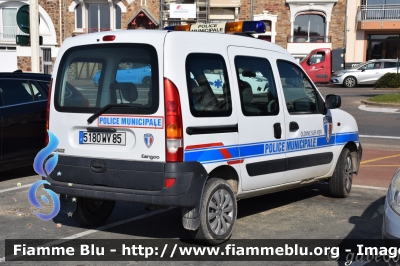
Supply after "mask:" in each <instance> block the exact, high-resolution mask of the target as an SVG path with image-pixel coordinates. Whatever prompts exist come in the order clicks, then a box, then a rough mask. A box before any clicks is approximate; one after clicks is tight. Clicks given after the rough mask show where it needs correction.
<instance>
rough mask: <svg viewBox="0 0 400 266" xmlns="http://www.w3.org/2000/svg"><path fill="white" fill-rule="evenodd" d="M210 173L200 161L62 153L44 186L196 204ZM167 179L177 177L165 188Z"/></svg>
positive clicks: (110, 197)
mask: <svg viewBox="0 0 400 266" xmlns="http://www.w3.org/2000/svg"><path fill="white" fill-rule="evenodd" d="M93 162H95V163H93ZM99 165H100V166H99ZM98 166H99V167H98ZM96 167H97V168H96ZM93 170H94V171H93ZM207 176H208V174H207V171H206V170H205V169H204V167H203V165H202V164H200V163H199V162H180V163H159V162H133V161H122V160H110V159H94V158H81V157H73V156H60V157H59V160H58V164H57V166H56V168H55V169H54V170H53V172H52V173H51V175H50V176H49V177H47V178H46V180H47V181H48V182H49V183H50V185H45V188H48V189H51V190H53V191H54V192H56V193H59V194H64V195H68V196H72V197H84V198H95V199H103V200H115V201H129V202H137V203H145V204H154V205H166V206H179V207H195V206H197V204H198V203H199V201H200V199H201V195H202V192H203V187H204V184H205V181H206V179H207ZM165 178H175V180H176V181H175V184H174V185H173V186H172V187H170V188H166V187H165Z"/></svg>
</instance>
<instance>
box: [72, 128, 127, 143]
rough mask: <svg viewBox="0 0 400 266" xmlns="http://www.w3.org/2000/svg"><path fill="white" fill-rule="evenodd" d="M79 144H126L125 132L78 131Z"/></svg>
mask: <svg viewBox="0 0 400 266" xmlns="http://www.w3.org/2000/svg"><path fill="white" fill-rule="evenodd" d="M79 144H101V145H122V146H125V144H126V133H125V132H118V133H107V132H86V131H79Z"/></svg>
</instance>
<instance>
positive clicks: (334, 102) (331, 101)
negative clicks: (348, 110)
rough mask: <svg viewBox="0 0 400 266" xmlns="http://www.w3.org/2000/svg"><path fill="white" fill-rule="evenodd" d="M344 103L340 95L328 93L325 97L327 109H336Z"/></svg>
mask: <svg viewBox="0 0 400 266" xmlns="http://www.w3.org/2000/svg"><path fill="white" fill-rule="evenodd" d="M341 105H342V99H341V98H340V96H339V95H334V94H328V95H326V98H325V107H326V109H336V108H339V107H340V106H341Z"/></svg>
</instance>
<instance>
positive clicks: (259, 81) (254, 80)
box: [205, 70, 269, 94]
mask: <svg viewBox="0 0 400 266" xmlns="http://www.w3.org/2000/svg"><path fill="white" fill-rule="evenodd" d="M214 72H218V74H216V73H206V74H205V76H206V77H207V80H208V82H209V84H210V86H211V88H212V90H213V92H214V94H223V88H222V85H223V84H224V83H225V79H224V77H223V75H222V74H220V73H221V70H217V71H214ZM239 78H240V80H242V81H244V82H248V83H249V84H250V86H251V88H252V92H253V94H265V93H267V92H268V85H269V82H268V79H267V78H265V77H264V76H263V75H262V74H261V73H260V72H255V71H245V72H244V74H243V72H242V71H240V73H239Z"/></svg>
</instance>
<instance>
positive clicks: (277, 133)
mask: <svg viewBox="0 0 400 266" xmlns="http://www.w3.org/2000/svg"><path fill="white" fill-rule="evenodd" d="M274 137H275V138H276V139H281V137H282V128H281V123H275V124H274Z"/></svg>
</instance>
